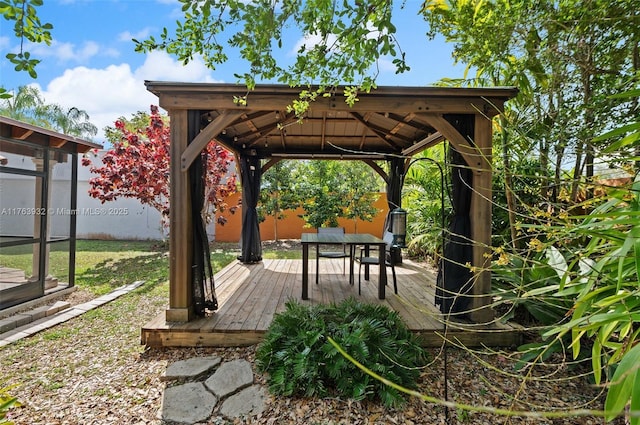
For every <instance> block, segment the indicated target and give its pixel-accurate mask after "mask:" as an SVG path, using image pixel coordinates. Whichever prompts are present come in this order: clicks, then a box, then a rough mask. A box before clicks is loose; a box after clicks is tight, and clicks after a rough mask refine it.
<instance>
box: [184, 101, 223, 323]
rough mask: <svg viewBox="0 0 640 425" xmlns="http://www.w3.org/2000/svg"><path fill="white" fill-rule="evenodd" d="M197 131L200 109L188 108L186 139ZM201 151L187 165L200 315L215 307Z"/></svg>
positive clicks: (196, 306) (196, 302)
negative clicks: (205, 220)
mask: <svg viewBox="0 0 640 425" xmlns="http://www.w3.org/2000/svg"><path fill="white" fill-rule="evenodd" d="M199 132H200V113H199V112H198V111H189V141H192V140H193V139H194V138H195V137H196V135H197V134H198V133H199ZM205 155H206V154H205V153H201V154H200V155H198V156H197V157H196V159H195V160H194V161H193V163H192V164H191V166H190V167H189V179H190V181H191V219H192V222H193V263H192V265H191V268H192V276H191V291H192V295H193V305H194V310H195V313H196V314H197V315H199V316H204V315H205V314H206V312H207V310H211V311H212V310H217V309H218V300H217V298H216V289H215V284H214V281H213V268H212V267H211V252H210V250H209V238H208V237H207V228H206V225H205V222H204V219H203V218H202V208H203V206H204V192H205V176H206V173H207V168H206V164H207V161H206V157H205Z"/></svg>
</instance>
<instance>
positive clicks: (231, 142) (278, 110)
mask: <svg viewBox="0 0 640 425" xmlns="http://www.w3.org/2000/svg"><path fill="white" fill-rule="evenodd" d="M145 84H146V86H147V89H148V90H149V91H151V92H152V93H154V94H156V95H157V96H158V97H159V99H160V106H161V107H163V108H164V109H167V110H180V109H182V110H184V109H187V110H191V111H193V110H197V111H199V113H200V117H201V125H202V127H203V132H206V136H208V137H210V138H215V139H216V140H217V141H218V142H219V143H220V144H222V145H223V146H225V147H226V148H228V149H229V150H231V151H233V152H235V153H236V154H240V153H249V154H253V155H257V156H258V157H261V158H297V159H311V158H315V159H322V158H334V159H350V158H355V157H357V158H358V159H364V158H368V159H382V158H384V157H385V156H387V155H390V154H394V155H404V156H411V155H413V154H415V153H417V152H419V151H421V150H423V149H426V148H428V147H429V146H432V145H434V144H436V143H438V142H440V141H442V140H443V139H444V138H448V136H449V135H447V134H446V133H447V131H446V128H443V126H444V127H447V123H446V119H445V117H446V116H447V115H452V114H477V113H482V114H484V115H486V116H489V117H491V116H494V115H496V114H498V113H500V111H501V110H502V107H503V104H504V102H505V101H506V100H508V99H510V98H512V97H514V96H515V95H516V94H517V89H516V88H513V87H500V88H445V87H389V86H386V87H378V88H377V89H375V90H372V91H371V92H370V93H360V94H359V96H358V101H357V102H356V103H355V105H353V106H352V107H350V106H349V105H347V104H346V103H345V101H344V97H343V96H342V95H341V94H340V95H338V94H336V95H332V96H329V97H321V96H319V97H318V98H317V100H315V101H314V102H311V104H310V107H309V110H308V111H307V112H306V113H305V114H304V117H302V119H301V120H299V119H298V118H297V117H296V116H295V114H294V113H293V112H287V106H288V105H290V104H291V103H292V102H293V100H295V99H298V95H299V93H300V88H292V87H289V86H286V85H259V86H256V88H255V89H254V90H252V91H250V92H247V89H246V87H244V86H241V85H237V84H211V83H177V82H160V81H146V82H145ZM335 92H336V93H342V92H343V88H338V89H337V90H336V91H335ZM245 95H247V97H246V105H240V104H237V103H234V97H242V96H245ZM443 130H444V131H443ZM205 138H206V137H205V136H203V140H204V139H205ZM194 150H195V149H194ZM184 159H185V158H184V156H183V161H184ZM189 162H190V161H189Z"/></svg>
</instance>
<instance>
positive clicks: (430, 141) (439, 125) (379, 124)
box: [145, 81, 517, 322]
mask: <svg viewBox="0 0 640 425" xmlns="http://www.w3.org/2000/svg"><path fill="white" fill-rule="evenodd" d="M145 84H146V86H147V89H148V90H149V91H151V92H152V93H154V94H156V95H157V96H158V98H159V105H160V106H161V107H162V108H164V109H165V110H167V111H168V113H169V115H170V117H171V158H172V161H171V218H170V226H171V227H170V297H169V308H168V309H167V311H166V321H167V322H188V321H191V320H192V319H194V300H193V294H192V290H191V281H192V270H193V267H194V266H193V265H194V254H193V248H192V241H193V238H194V222H193V219H192V212H193V211H192V209H193V207H192V205H193V204H192V202H191V201H192V200H191V199H190V198H191V196H192V192H191V191H190V187H191V183H192V182H191V181H190V179H191V178H192V177H191V175H190V173H189V172H188V171H189V170H190V168H191V166H192V164H193V163H194V160H196V158H197V157H198V156H199V154H200V153H201V151H202V150H203V148H204V147H205V146H206V145H207V144H208V143H209V141H211V140H212V139H214V140H216V141H217V142H218V143H220V144H221V145H223V146H224V147H226V148H227V149H229V150H230V151H232V152H234V154H235V155H236V156H237V161H238V163H239V164H244V163H246V164H248V166H247V167H245V168H243V169H242V172H241V179H242V180H243V185H244V181H245V180H246V179H247V173H248V170H255V167H256V164H260V167H261V171H262V172H264V171H266V170H267V169H268V168H269V167H271V166H272V165H273V164H275V163H276V162H277V161H279V160H282V159H285V158H287V159H343V160H361V161H365V162H366V163H368V164H369V165H370V166H371V167H373V168H374V169H375V170H376V171H377V172H378V173H379V174H380V175H381V176H382V177H383V178H384V179H385V181H386V182H387V184H388V185H389V184H391V183H392V180H394V179H396V180H397V179H401V178H402V175H400V176H393V175H391V174H393V173H389V174H387V173H386V172H385V170H384V169H383V168H382V167H380V166H379V165H378V163H377V162H376V161H380V160H386V161H395V162H394V163H395V164H398V161H400V164H404V165H405V166H406V165H407V164H408V163H409V161H410V158H411V156H412V155H414V154H416V153H418V152H420V151H422V150H424V149H426V148H428V147H430V146H433V145H434V144H436V143H440V142H442V141H444V140H447V141H448V142H449V143H450V144H451V146H452V148H453V149H455V150H456V151H457V152H459V154H460V155H461V157H462V158H463V159H464V162H465V163H466V165H465V167H467V169H470V170H471V171H472V174H473V179H472V195H471V196H472V197H471V213H470V214H469V217H470V220H471V221H470V224H471V235H470V238H471V240H472V241H473V255H472V261H471V264H472V266H473V267H472V269H473V270H476V271H477V272H475V275H474V278H473V285H472V290H471V292H472V295H473V296H472V297H471V299H472V306H471V308H470V311H471V315H470V317H471V318H472V320H474V321H477V322H490V321H491V320H492V318H493V312H492V311H491V309H490V308H489V307H488V306H489V304H490V302H491V300H490V296H489V295H488V294H489V293H490V290H491V276H490V272H489V267H488V266H489V261H490V255H488V254H489V253H490V246H491V176H492V152H491V151H492V121H491V118H492V117H493V116H495V115H497V114H499V113H500V112H501V111H502V108H503V105H504V103H505V102H506V101H507V100H508V99H510V98H512V97H514V96H515V95H516V93H517V89H515V88H440V87H379V88H377V89H376V90H373V91H372V92H371V93H362V94H360V95H359V99H358V101H357V102H356V103H355V105H353V106H351V107H350V106H348V105H347V104H346V103H345V102H344V98H343V97H342V95H340V94H338V93H342V89H341V88H339V89H338V90H336V92H335V93H336V94H335V95H331V96H328V97H322V96H319V97H318V98H317V100H315V101H314V102H311V105H310V108H309V110H308V112H307V113H305V115H304V117H302V119H299V118H298V117H296V116H295V115H294V114H293V113H291V112H288V108H287V106H288V105H290V104H291V103H292V101H293V100H294V99H297V98H298V95H299V93H300V89H298V88H290V87H288V86H283V85H260V86H257V87H256V88H255V89H254V90H252V91H251V92H249V93H247V91H246V88H245V87H243V86H239V85H235V84H200V83H175V82H159V81H147V82H146V83H145ZM245 95H247V96H246V98H245V97H244V96H245ZM238 98H243V99H246V102H234V99H238ZM400 174H402V173H400ZM400 181H401V180H400ZM400 184H401V183H400ZM243 188H244V189H245V190H246V188H247V187H246V186H243ZM245 190H243V193H244V191H245ZM243 196H244V195H243ZM396 196H397V197H399V193H398V194H397V195H396ZM393 201H394V202H395V204H399V202H400V200H399V199H395V200H393ZM243 205H244V206H246V205H247V204H246V203H244V202H243ZM243 214H244V211H243ZM249 227H250V226H249V225H246V222H245V221H244V220H243V229H242V232H243V238H244V237H245V235H246V234H247V233H248V232H249V229H248V228H249ZM243 241H244V239H243ZM249 242H251V243H253V242H255V241H249ZM258 243H259V240H258ZM249 257H250V255H245V258H244V260H246V261H247V262H252V261H255V260H259V259H260V258H259V256H258V257H257V258H249Z"/></svg>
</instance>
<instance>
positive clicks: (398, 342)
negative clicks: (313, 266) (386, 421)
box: [256, 299, 425, 407]
mask: <svg viewBox="0 0 640 425" xmlns="http://www.w3.org/2000/svg"><path fill="white" fill-rule="evenodd" d="M329 337H330V338H332V339H334V340H335V341H336V342H337V343H338V344H339V345H340V346H341V347H342V349H344V350H345V351H346V352H347V353H349V354H350V355H351V356H352V357H353V358H354V359H355V360H357V361H358V362H360V363H361V364H363V365H364V366H365V367H367V368H368V369H370V370H372V371H374V372H376V373H377V374H379V375H381V376H383V377H384V378H386V379H389V380H390V381H392V382H394V383H397V384H399V385H402V386H405V387H408V388H415V386H416V383H415V382H416V380H417V378H418V376H419V373H420V370H419V367H420V366H422V365H424V362H425V353H424V351H423V350H422V348H421V347H420V346H419V344H418V342H417V340H416V338H415V337H414V336H413V335H412V334H411V333H410V332H409V331H408V329H407V328H406V326H405V325H404V323H403V322H402V320H401V319H400V316H399V315H398V314H397V313H396V312H394V311H391V310H389V309H388V308H386V307H384V306H380V305H368V304H363V303H360V302H358V301H356V300H354V299H349V300H346V301H344V302H342V303H340V304H331V305H314V306H309V307H307V306H303V305H301V304H299V303H297V302H295V301H292V300H291V301H288V302H287V304H286V310H285V311H284V312H283V313H280V314H277V315H276V316H275V317H274V319H273V322H272V324H271V326H270V327H269V330H268V331H267V334H266V335H265V339H264V341H263V342H262V343H261V344H260V346H259V347H258V350H257V352H256V366H257V368H258V370H259V371H260V372H264V373H267V374H268V384H269V389H270V390H271V391H272V392H273V393H274V394H277V395H285V396H291V395H301V396H316V397H325V396H328V395H338V396H342V397H348V398H352V399H356V400H363V399H379V400H380V401H382V403H383V404H384V405H385V406H387V407H392V406H399V405H401V404H403V402H404V399H403V397H402V394H401V393H400V392H399V391H398V390H397V389H395V388H392V387H388V386H386V385H384V384H383V383H382V382H379V381H378V380H376V379H373V378H371V377H370V376H369V375H367V374H365V373H364V372H362V371H361V370H360V369H359V368H358V367H357V366H355V365H354V364H353V363H351V362H350V361H349V360H347V359H346V358H345V357H343V356H342V355H341V354H340V352H339V351H338V350H337V349H336V348H335V347H334V346H333V345H332V344H331V343H330V342H329V341H328V338H329Z"/></svg>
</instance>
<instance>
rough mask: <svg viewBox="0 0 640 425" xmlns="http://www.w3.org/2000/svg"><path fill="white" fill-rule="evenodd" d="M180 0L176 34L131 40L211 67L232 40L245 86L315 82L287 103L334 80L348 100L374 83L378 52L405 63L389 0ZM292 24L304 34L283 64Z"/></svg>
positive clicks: (402, 67) (325, 90)
mask: <svg viewBox="0 0 640 425" xmlns="http://www.w3.org/2000/svg"><path fill="white" fill-rule="evenodd" d="M180 2H181V3H182V11H183V12H184V14H185V15H184V20H183V21H182V22H178V26H177V29H176V30H175V34H173V35H171V34H169V31H168V30H167V29H166V28H165V29H164V30H163V31H162V33H161V34H160V37H159V39H156V38H155V37H153V36H151V37H149V38H148V39H147V40H143V41H138V40H134V42H135V43H136V51H140V52H147V51H151V50H157V49H158V50H164V51H166V52H168V53H170V54H173V55H176V56H177V57H178V59H179V60H180V61H182V62H183V63H185V64H186V63H188V62H189V61H190V60H192V59H193V57H194V55H201V56H202V57H203V58H204V61H205V63H206V65H207V66H208V67H210V68H211V69H215V67H216V66H217V65H218V64H221V63H224V62H226V61H227V59H228V56H227V53H226V52H227V50H228V49H230V48H231V49H236V48H237V49H239V53H240V56H241V57H242V58H243V59H244V60H246V62H247V69H248V70H247V72H244V73H238V74H236V76H237V77H238V78H239V79H242V80H243V81H244V82H245V84H246V85H247V88H248V89H249V90H251V89H252V88H253V87H254V86H255V84H256V81H273V80H277V81H279V82H281V83H285V84H289V85H291V86H295V87H300V86H308V85H311V84H317V85H319V86H320V89H319V90H318V91H303V92H301V99H300V100H299V101H298V102H296V103H294V105H293V107H294V108H295V109H296V111H297V112H301V111H303V110H304V109H305V107H306V106H308V102H309V101H310V100H313V99H314V98H315V97H316V96H318V95H319V94H323V95H325V94H326V95H328V94H329V92H330V91H331V90H332V88H333V87H335V86H337V85H340V84H347V85H349V87H348V88H347V90H346V91H345V96H346V101H347V102H354V101H355V98H356V96H357V93H358V90H364V91H369V90H370V89H372V88H374V87H375V80H376V77H377V75H378V72H379V61H380V59H381V58H382V57H385V56H390V57H391V58H392V61H393V64H394V66H395V68H396V72H398V73H401V72H405V71H408V70H409V67H408V66H407V64H406V62H405V58H404V56H405V54H404V52H403V51H402V49H401V48H400V46H399V44H398V41H397V39H396V37H395V32H396V27H395V26H394V24H393V23H392V20H391V17H392V11H393V7H392V6H393V2H392V1H389V0H369V1H367V2H366V5H365V4H363V2H347V1H345V2H330V1H315V0H314V1H304V2H301V1H284V2H275V1H271V0H258V1H252V2H247V1H245V0H211V1H206V2H201V1H193V0H180ZM296 30H298V31H299V32H300V34H301V35H303V36H304V37H305V40H306V41H305V43H304V45H302V46H301V47H300V48H299V50H298V52H297V56H296V59H295V61H294V63H292V64H290V65H288V66H286V65H283V61H282V60H280V58H279V54H281V53H282V51H281V49H282V47H283V38H284V36H285V35H287V34H289V33H290V32H295V31H296ZM227 36H228V38H227V39H226V40H222V39H223V38H225V37H227ZM237 100H238V101H239V102H244V101H246V98H239V99H237Z"/></svg>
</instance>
